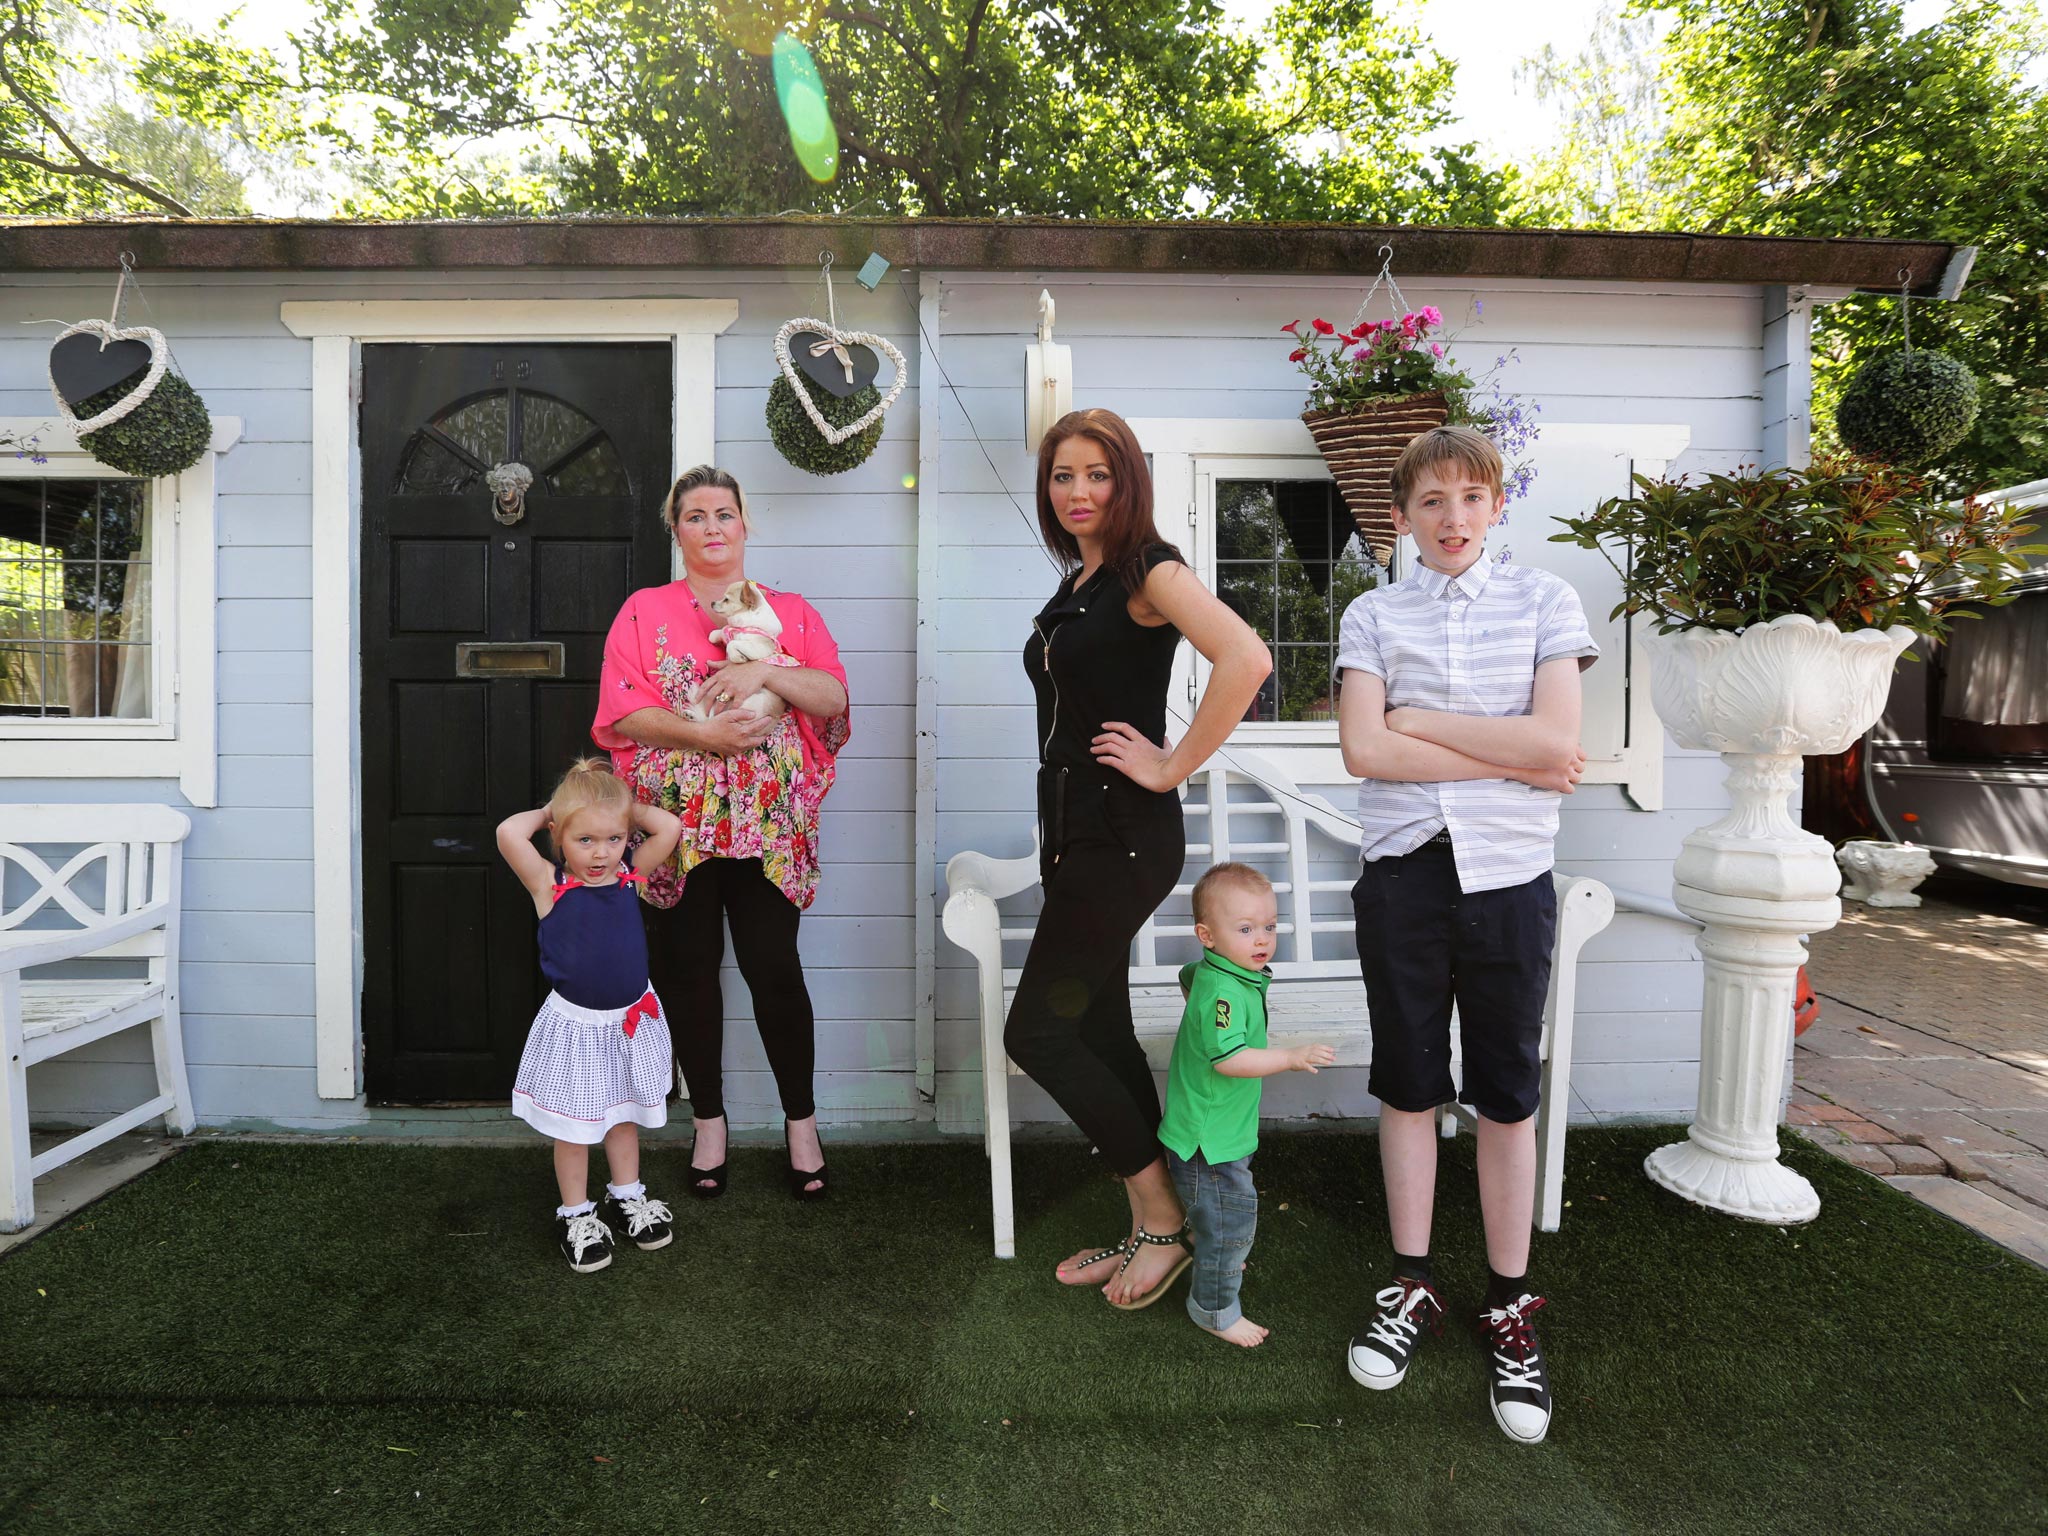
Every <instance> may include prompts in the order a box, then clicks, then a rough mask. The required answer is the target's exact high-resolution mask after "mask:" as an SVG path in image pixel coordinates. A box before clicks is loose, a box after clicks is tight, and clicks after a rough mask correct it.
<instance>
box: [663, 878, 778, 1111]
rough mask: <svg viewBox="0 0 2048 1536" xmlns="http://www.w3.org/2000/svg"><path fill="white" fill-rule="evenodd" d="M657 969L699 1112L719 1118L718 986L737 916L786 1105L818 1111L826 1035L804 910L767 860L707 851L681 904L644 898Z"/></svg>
mask: <svg viewBox="0 0 2048 1536" xmlns="http://www.w3.org/2000/svg"><path fill="white" fill-rule="evenodd" d="M642 910H643V912H644V914H645V917H646V923H647V967H648V969H649V970H650V971H651V972H652V973H653V974H652V975H651V976H650V977H649V978H648V979H649V980H650V981H652V982H653V983H654V991H655V994H656V995H657V996H658V997H660V999H661V1007H662V1012H663V1013H664V1014H665V1015H667V1018H668V1026H669V1035H670V1037H671V1038H672V1039H673V1040H674V1041H675V1047H676V1064H677V1065H678V1066H680V1067H681V1068H682V1069H683V1081H684V1082H685V1083H686V1084H687V1085H688V1087H689V1093H690V1113H691V1114H693V1115H694V1116H696V1117H697V1118H698V1119H699V1120H716V1119H717V1118H718V1117H719V1116H720V1115H722V1114H724V1113H725V1086H724V1073H723V1067H722V1059H723V1057H724V1054H725V997H724V994H723V992H722V990H721V989H720V987H719V985H718V966H719V962H720V961H721V960H723V959H724V958H725V923H724V921H723V919H724V918H726V917H730V918H731V919H732V952H733V958H734V959H735V960H737V961H738V962H739V967H740V975H741V976H742V977H744V978H745V979H746V983H747V990H748V991H749V992H751V993H753V995H754V1021H755V1023H756V1024H758V1025H759V1026H760V1030H761V1044H762V1045H763V1046H764V1047H765V1048H766V1049H767V1052H768V1065H769V1067H770V1069H771V1070H773V1072H774V1073H775V1088H776V1092H777V1093H778V1094H780V1095H781V1098H782V1113H783V1115H784V1116H785V1117H787V1118H788V1119H791V1120H803V1119H807V1118H809V1117H810V1116H811V1115H813V1114H815V1113H817V1103H816V1101H815V1100H814V1099H813V1098H812V1096H811V1072H812V1069H813V1067H814V1066H815V1065H816V1062H817V1055H818V1051H817V1040H816V1038H815V1032H814V1019H813V1017H812V1013H811V994H810V989H809V988H807V987H806V986H805V985H804V963H803V960H802V958H801V957H800V956H799V955H798V954H797V948H796V926H797V920H798V919H799V918H800V917H802V916H803V913H802V910H801V909H800V908H798V906H797V904H796V903H795V902H793V901H791V900H790V899H789V898H788V897H787V896H785V895H783V894H782V892H781V890H780V889H778V888H777V887H776V885H775V883H774V882H773V881H772V880H770V879H769V878H768V877H767V875H765V874H763V873H762V871H761V861H760V860H759V859H706V860H705V861H704V862H703V863H702V864H699V865H698V866H697V867H696V868H695V869H693V870H691V871H690V873H689V875H688V877H687V878H686V879H685V880H684V881H683V895H682V899H681V900H680V901H678V902H677V903H676V904H675V905H674V906H672V907H668V908H666V909H664V908H661V907H653V906H643V909H642Z"/></svg>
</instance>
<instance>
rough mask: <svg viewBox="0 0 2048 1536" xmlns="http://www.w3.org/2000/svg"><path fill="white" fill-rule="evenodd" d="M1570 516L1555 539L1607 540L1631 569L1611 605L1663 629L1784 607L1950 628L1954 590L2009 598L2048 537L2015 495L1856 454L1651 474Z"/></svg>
mask: <svg viewBox="0 0 2048 1536" xmlns="http://www.w3.org/2000/svg"><path fill="white" fill-rule="evenodd" d="M1635 483H1636V493H1635V494H1634V495H1632V496H1615V497H1611V498H1609V499H1608V500H1606V501H1603V502H1601V503H1600V505H1599V506H1598V507H1597V508H1595V509H1594V510H1593V511H1592V512H1591V513H1589V514H1588V515H1587V516H1585V517H1566V518H1559V519H1558V521H1559V522H1560V523H1562V524H1563V525H1564V527H1565V529H1566V531H1565V532H1563V533H1554V534H1552V535H1551V542H1552V543H1555V544H1577V545H1579V546H1581V547H1582V548H1585V549H1593V550H1598V551H1599V552H1600V553H1601V554H1602V555H1604V556H1605V557H1606V558H1607V561H1608V563H1609V564H1611V565H1613V566H1614V568H1615V571H1616V573H1617V574H1618V575H1619V576H1620V577H1621V592H1622V600H1621V601H1620V602H1619V603H1617V604H1616V605H1615V607H1614V611H1613V613H1612V614H1610V615H1609V617H1610V618H1614V617H1619V616H1620V615H1621V614H1624V613H1647V614H1649V615H1651V616H1652V617H1654V618H1655V619H1656V621H1657V628H1658V631H1659V632H1660V633H1669V632H1670V631H1672V630H1676V629H1726V630H1740V629H1744V628H1747V627H1748V626H1749V625H1752V624H1766V623H1769V622H1770V621H1771V620H1772V619H1777V618H1783V617H1784V616H1785V615H1787V614H1805V615H1806V616H1807V617H1808V618H1811V619H1814V620H1817V621H1819V622H1822V623H1831V624H1833V625H1835V626H1836V627H1837V628H1839V629H1857V628H1863V627H1866V626H1868V627H1873V628H1879V629H1883V628H1888V627H1889V626H1891V625H1894V624H1902V625H1904V626H1905V627H1906V628H1908V629H1910V630H1912V631H1913V632H1914V633H1915V634H1919V635H1929V636H1934V637H1937V638H1938V637H1939V636H1941V635H1943V634H1945V633H1946V632H1947V630H1948V620H1947V618H1946V614H1947V612H1948V610H1949V609H1950V608H1952V607H1954V606H1955V605H1956V604H1957V603H1986V604H1991V605H1994V606H1995V605H1998V604H2001V603H2009V602H2011V601H2012V600H2013V599H2012V594H2011V592H2010V588H2011V587H2012V585H2013V583H2014V582H2016V581H2018V580H2019V579H2020V577H2021V576H2023V575H2025V574H2026V571H2027V563H2028V561H2029V560H2030V559H2032V558H2035V557H2038V556H2040V555H2044V554H2048V549H2044V548H2042V547H2040V546H2037V545H2026V544H2022V543H2021V542H2020V541H2021V540H2022V539H2023V538H2025V537H2026V536H2027V535H2028V534H2031V533H2032V532H2033V531H2034V529H2033V527H2032V526H2031V525H2030V524H2028V523H2025V522H2024V521H2022V519H2023V518H2024V517H2025V514H2024V513H2022V512H2020V511H2018V510H2017V509H2015V508H2014V507H2012V506H2010V505H2009V504H2004V503H1990V502H1980V501H1976V500H1972V499H1965V500H1964V501H1962V502H1960V503H1956V502H1951V501H1947V500H1945V499H1943V498H1941V497H1939V496H1936V495H1933V494H1931V493H1929V491H1928V489H1927V484H1926V482H1925V481H1923V480H1921V479H1920V478H1919V477H1918V476H1915V475H1912V474H1909V473H1907V472H1906V471H1904V470H1901V469H1895V468H1892V467H1889V466H1887V465H1883V464H1867V463H1859V462H1857V461H1855V460H1853V459H1842V460H1832V461H1830V460H1818V461H1816V462H1815V463H1814V465H1813V466H1812V467H1811V468H1810V469H1773V470H1768V471H1766V472H1765V473H1763V474H1754V475H1708V476H1706V477H1705V478H1704V479H1703V480H1700V481H1698V482H1694V481H1692V480H1689V479H1679V480H1653V479H1651V478H1650V477H1649V476H1647V475H1637V476H1636V477H1635Z"/></svg>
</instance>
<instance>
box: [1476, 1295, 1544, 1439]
mask: <svg viewBox="0 0 2048 1536" xmlns="http://www.w3.org/2000/svg"><path fill="white" fill-rule="evenodd" d="M1543 1304H1544V1302H1543V1298H1542V1297H1541V1296H1532V1295H1530V1294H1529V1293H1528V1292H1526V1291H1525V1292H1523V1293H1522V1294H1521V1295H1520V1296H1518V1297H1517V1298H1516V1299H1515V1300H1513V1301H1511V1302H1509V1303H1508V1304H1507V1305H1505V1306H1500V1307H1485V1308H1482V1309H1481V1310H1480V1313H1479V1331H1480V1332H1481V1333H1482V1334H1483V1335H1484V1336H1485V1340H1486V1347H1487V1351H1488V1353H1489V1354H1490V1355H1491V1356H1492V1358H1491V1360H1490V1361H1489V1362H1488V1364H1489V1366H1490V1370H1489V1372H1488V1387H1487V1390H1488V1394H1489V1396H1490V1398H1491V1400H1492V1404H1493V1422H1494V1423H1496V1424H1498V1425H1499V1426H1500V1428H1501V1433H1502V1434H1504V1435H1506V1436H1507V1437H1508V1438H1509V1439H1510V1440H1513V1441H1514V1442H1516V1443H1517V1444H1518V1445H1537V1444H1540V1443H1541V1442H1542V1440H1543V1437H1544V1436H1545V1435H1547V1434H1549V1433H1550V1375H1549V1373H1548V1372H1547V1371H1546V1370H1545V1369H1544V1367H1543V1351H1542V1348H1541V1347H1540V1346H1539V1345H1538V1344H1537V1342H1536V1326H1535V1324H1533V1323H1531V1322H1530V1321H1529V1319H1530V1318H1531V1317H1532V1316H1533V1315H1534V1314H1535V1313H1536V1311H1537V1310H1538V1309H1539V1308H1540V1307H1542V1306H1543Z"/></svg>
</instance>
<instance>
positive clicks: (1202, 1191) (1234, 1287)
mask: <svg viewBox="0 0 2048 1536" xmlns="http://www.w3.org/2000/svg"><path fill="white" fill-rule="evenodd" d="M1166 1166H1167V1170H1168V1171H1169V1172H1170V1173H1172V1175H1173V1187H1174V1189H1175V1190H1177V1191H1178V1192H1179V1194H1180V1203H1181V1205H1182V1206H1183V1207H1184V1208H1185V1209H1186V1210H1187V1213H1188V1224H1189V1225H1190V1226H1192V1227H1193V1228H1194V1231H1195V1269H1194V1275H1193V1277H1192V1278H1193V1283H1192V1284H1191V1285H1190V1286H1189V1287H1188V1316H1189V1317H1192V1318H1193V1319H1194V1320H1195V1321H1196V1322H1198V1323H1200V1324H1201V1325H1202V1326H1203V1327H1204V1328H1228V1327H1229V1326H1230V1325H1231V1324H1232V1323H1234V1322H1236V1321H1237V1320H1238V1319H1239V1318H1241V1317H1243V1316H1244V1308H1243V1307H1241V1306H1239V1305H1238V1301H1237V1292H1238V1287H1239V1286H1241V1285H1242V1284H1243V1283H1244V1261H1245V1257H1246V1255H1248V1254H1249V1253H1250V1252H1251V1251H1252V1237H1253V1235H1254V1234H1255V1233H1256V1232H1257V1231H1258V1229H1259V1192H1258V1191H1257V1190H1256V1189H1254V1188H1252V1160H1251V1158H1250V1157H1249V1156H1246V1157H1240V1158H1238V1159H1237V1160H1236V1161H1235V1162H1230V1163H1211V1162H1210V1161H1209V1160H1208V1159H1207V1158H1206V1157H1204V1156H1202V1153H1201V1150H1200V1149H1199V1148H1197V1149H1196V1151H1195V1155H1194V1156H1193V1157H1192V1158H1183V1157H1182V1156H1180V1154H1179V1153H1177V1152H1175V1151H1174V1150H1173V1148H1171V1147H1168V1148H1166Z"/></svg>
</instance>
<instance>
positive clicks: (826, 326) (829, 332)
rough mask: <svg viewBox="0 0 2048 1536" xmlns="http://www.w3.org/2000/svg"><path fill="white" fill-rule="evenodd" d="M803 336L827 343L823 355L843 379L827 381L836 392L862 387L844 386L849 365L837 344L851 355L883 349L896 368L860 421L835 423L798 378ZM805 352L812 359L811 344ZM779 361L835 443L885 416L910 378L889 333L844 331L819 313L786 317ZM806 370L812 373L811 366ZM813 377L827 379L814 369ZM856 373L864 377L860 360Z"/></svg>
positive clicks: (777, 352) (817, 424)
mask: <svg viewBox="0 0 2048 1536" xmlns="http://www.w3.org/2000/svg"><path fill="white" fill-rule="evenodd" d="M799 336H808V337H811V338H813V341H814V343H815V342H824V343H826V347H825V351H824V353H823V356H824V357H825V358H826V360H828V361H829V362H830V363H831V365H832V367H833V369H834V370H835V371H836V373H837V377H838V380H839V383H838V384H837V385H830V384H828V385H826V388H827V389H829V390H830V391H831V393H832V394H834V395H841V396H844V395H850V394H852V393H853V392H854V389H858V388H860V385H859V384H855V385H854V386H853V389H846V388H842V387H840V386H841V385H844V384H845V382H846V366H845V364H844V363H842V362H841V361H840V360H839V358H838V355H837V348H840V347H844V348H845V349H846V350H847V353H848V355H849V356H851V355H854V354H857V353H861V352H867V353H868V354H869V355H870V356H871V357H872V356H873V354H874V353H876V352H879V353H881V354H882V356H884V357H886V358H888V359H889V362H890V364H891V366H893V367H894V368H895V370H896V377H895V378H894V379H892V380H890V381H889V387H888V388H887V389H885V390H884V391H882V398H881V399H880V400H878V401H876V402H875V406H874V409H873V410H871V411H868V412H867V413H866V414H865V415H863V416H862V417H861V418H860V419H859V420H858V421H850V422H848V423H847V424H846V425H845V426H843V427H835V426H833V425H832V423H830V422H829V421H827V420H826V419H825V413H824V412H823V411H820V410H819V409H818V402H817V401H815V400H813V399H812V398H811V396H810V391H808V390H806V389H805V388H804V387H803V385H802V384H800V383H799V382H797V367H798V362H797V352H796V338H797V337H799ZM802 356H803V359H804V361H805V362H806V363H808V362H809V360H810V347H809V346H806V347H805V348H804V351H803V353H802ZM775 365H776V366H777V367H778V368H780V369H781V370H782V376H783V377H784V378H785V379H787V380H789V387H790V388H791V389H793V390H795V391H796V397H797V401H798V403H800V404H801V405H802V406H803V408H804V414H805V415H806V416H808V417H810V418H811V425H812V426H814V427H816V428H817V429H818V436H820V437H822V438H824V439H825V441H826V442H828V443H831V444H833V445H834V446H835V447H836V446H837V445H838V444H840V443H843V442H845V441H846V440H847V439H848V438H849V437H852V436H854V435H855V434H856V433H859V432H864V431H866V430H867V429H868V428H869V427H871V426H873V425H874V424H875V423H876V422H877V421H879V420H881V418H882V413H883V412H884V411H886V410H888V409H889V407H890V406H892V405H894V404H895V403H896V397H897V396H898V395H900V394H902V393H903V386H904V384H905V383H906V382H908V375H907V371H906V370H905V368H904V366H903V354H902V353H901V352H899V351H897V350H896V344H895V343H894V342H892V341H890V340H889V338H888V337H886V336H877V335H876V334H875V333H874V332H873V331H842V330H840V329H839V327H837V326H836V325H833V324H832V323H831V322H830V321H827V320H820V319H819V318H818V317H817V316H815V315H804V316H802V317H801V318H799V319H795V320H785V321H783V323H782V329H781V330H779V331H777V332H776V333H775ZM804 371H805V372H806V373H810V369H809V368H808V367H806V368H805V369H804ZM874 376H875V373H874V370H873V368H870V370H869V371H868V373H867V375H866V377H867V378H868V379H870V380H872V379H873V378H874ZM811 377H813V378H817V379H818V381H819V382H820V383H821V384H822V383H824V380H823V379H822V378H820V377H819V376H818V375H817V374H814V373H813V374H811ZM854 377H855V378H856V379H859V378H861V377H862V375H861V370H860V367H859V365H858V364H856V365H855V367H854Z"/></svg>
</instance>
